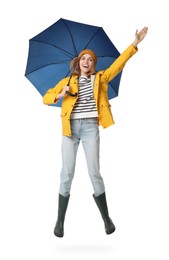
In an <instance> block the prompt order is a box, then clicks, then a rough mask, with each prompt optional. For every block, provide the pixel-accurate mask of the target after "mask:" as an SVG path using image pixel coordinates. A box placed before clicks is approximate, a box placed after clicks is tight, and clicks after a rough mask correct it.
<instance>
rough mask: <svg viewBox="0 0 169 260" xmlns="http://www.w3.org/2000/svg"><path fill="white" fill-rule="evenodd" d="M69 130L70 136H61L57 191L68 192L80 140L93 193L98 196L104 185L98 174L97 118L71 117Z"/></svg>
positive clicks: (62, 193) (98, 138)
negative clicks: (59, 173)
mask: <svg viewBox="0 0 169 260" xmlns="http://www.w3.org/2000/svg"><path fill="white" fill-rule="evenodd" d="M71 130H72V136H71V137H68V136H63V137H62V170H61V175H60V188H59V193H60V194H61V195H62V196H64V197H67V196H68V195H69V194H70V189H71V184H72V180H73V177H74V173H75V163H76V155H77V150H78V147H79V144H80V141H81V142H82V145H83V150H84V153H85V157H86V162H87V167H88V173H89V177H90V179H91V182H92V186H93V189H94V194H95V196H99V195H100V194H102V193H104V192H105V187H104V182H103V179H102V177H101V175H100V163H99V159H100V154H99V150H100V136H99V127H98V123H97V118H85V119H72V120H71Z"/></svg>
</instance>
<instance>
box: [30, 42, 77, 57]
mask: <svg viewBox="0 0 169 260" xmlns="http://www.w3.org/2000/svg"><path fill="white" fill-rule="evenodd" d="M31 41H34V42H41V43H44V44H47V45H51V46H53V47H54V48H57V49H59V50H60V51H61V52H63V53H64V54H66V55H67V56H68V57H70V58H74V57H73V55H72V54H71V53H70V52H67V51H65V50H64V49H62V48H60V47H58V46H57V45H54V44H51V43H48V42H44V41H39V40H31Z"/></svg>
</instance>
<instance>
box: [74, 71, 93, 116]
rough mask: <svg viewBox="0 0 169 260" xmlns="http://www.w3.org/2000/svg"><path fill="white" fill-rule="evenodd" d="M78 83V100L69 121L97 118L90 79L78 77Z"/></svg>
mask: <svg viewBox="0 0 169 260" xmlns="http://www.w3.org/2000/svg"><path fill="white" fill-rule="evenodd" d="M78 83H79V84H78V87H79V90H78V99H77V101H76V103H75V106H74V108H73V111H72V113H71V119H76V118H89V117H98V113H97V108H96V103H95V100H94V95H93V88H92V84H91V78H87V77H85V76H80V77H79V82H78Z"/></svg>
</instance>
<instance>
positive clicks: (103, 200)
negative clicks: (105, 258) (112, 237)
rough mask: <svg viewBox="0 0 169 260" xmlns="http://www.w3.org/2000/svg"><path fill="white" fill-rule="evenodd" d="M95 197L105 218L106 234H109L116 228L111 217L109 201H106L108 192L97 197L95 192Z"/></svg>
mask: <svg viewBox="0 0 169 260" xmlns="http://www.w3.org/2000/svg"><path fill="white" fill-rule="evenodd" d="M93 197H94V200H95V202H96V204H97V206H98V208H99V210H100V213H101V216H102V218H103V221H104V225H105V231H106V234H107V235H109V234H111V233H113V232H114V231H115V229H116V228H115V226H114V224H113V222H112V220H111V218H110V217H109V213H108V208H107V201H106V194H105V192H104V193H103V194H101V195H100V196H98V197H96V196H95V195H94V194H93Z"/></svg>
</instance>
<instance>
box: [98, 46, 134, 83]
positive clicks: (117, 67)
mask: <svg viewBox="0 0 169 260" xmlns="http://www.w3.org/2000/svg"><path fill="white" fill-rule="evenodd" d="M137 51H138V49H137V48H134V46H133V45H130V46H129V47H128V48H127V49H125V50H124V51H123V52H122V53H121V54H120V56H119V57H118V58H117V59H116V60H115V61H114V62H113V63H112V64H111V66H110V67H109V68H107V69H106V70H105V71H104V73H103V74H102V76H101V80H103V81H105V82H107V83H108V82H109V81H111V80H112V79H113V78H114V77H115V76H117V74H119V73H120V72H121V71H122V69H123V68H124V66H125V65H126V62H127V61H128V60H129V59H130V58H131V57H132V56H133V55H134V54H135V53H136V52H137Z"/></svg>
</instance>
